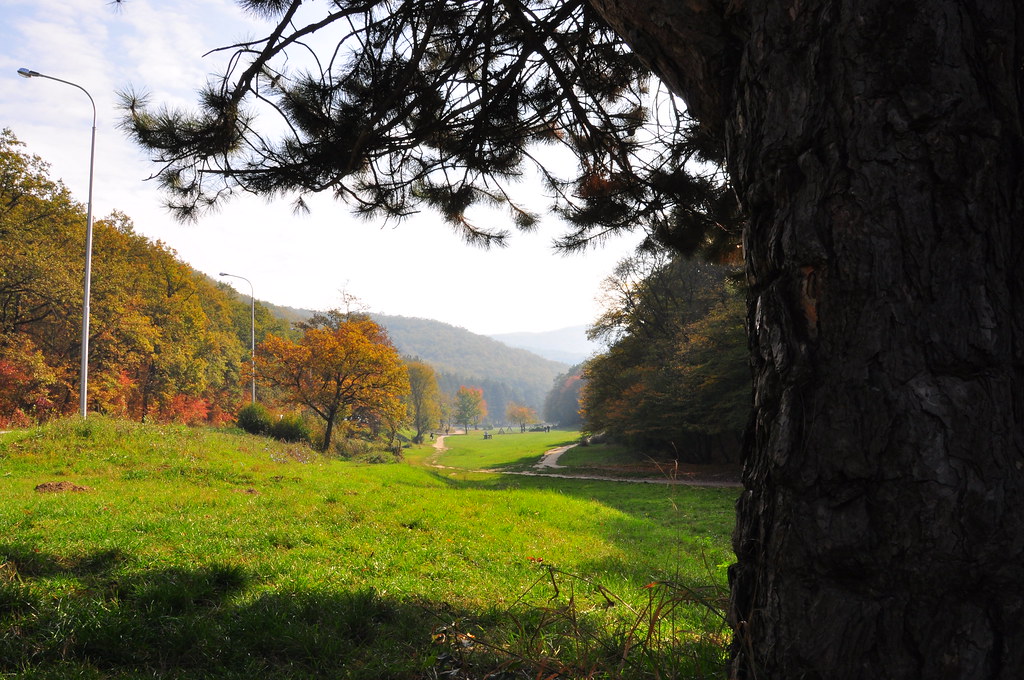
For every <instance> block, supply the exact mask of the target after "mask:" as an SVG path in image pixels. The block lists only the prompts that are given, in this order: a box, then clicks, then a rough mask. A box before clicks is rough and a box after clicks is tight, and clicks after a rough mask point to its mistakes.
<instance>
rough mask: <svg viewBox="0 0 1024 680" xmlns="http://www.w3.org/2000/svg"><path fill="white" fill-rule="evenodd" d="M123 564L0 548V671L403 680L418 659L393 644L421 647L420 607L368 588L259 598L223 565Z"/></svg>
mask: <svg viewBox="0 0 1024 680" xmlns="http://www.w3.org/2000/svg"><path fill="white" fill-rule="evenodd" d="M131 561H132V560H131V559H130V556H127V555H125V554H123V553H121V552H118V551H98V552H94V553H83V554H80V555H75V556H70V557H68V556H62V555H56V554H48V553H45V552H43V551H40V550H38V549H35V548H32V547H30V546H27V545H24V544H16V545H2V546H0V565H2V568H0V675H4V674H6V673H16V672H26V671H28V670H31V673H30V675H32V676H33V677H55V678H56V677H93V676H95V677H104V678H108V677H160V678H207V677H209V678H214V677H216V678H236V677H237V678H241V677H266V678H270V677H273V678H293V677H294V678H317V677H324V678H327V677H331V678H334V677H342V676H344V677H363V678H373V677H381V678H386V677H409V672H410V671H411V670H412V668H411V666H413V667H414V666H415V665H416V664H417V663H423V661H422V659H418V657H422V653H418V654H417V653H414V649H415V648H414V647H409V643H406V642H403V640H408V641H410V642H411V641H417V642H419V643H422V642H423V641H424V640H425V641H426V642H427V645H426V646H427V647H428V648H429V643H430V632H429V631H430V627H431V625H433V623H432V622H431V621H429V620H428V617H427V615H426V614H425V612H424V610H422V609H421V608H419V607H413V606H410V605H407V604H401V603H398V602H396V601H394V600H389V599H385V598H383V597H380V596H379V595H378V594H377V593H376V592H375V591H374V590H373V589H370V588H364V589H357V590H354V591H350V592H337V591H331V592H328V591H326V590H323V591H320V590H301V589H295V590H279V591H274V592H262V593H261V592H259V590H258V585H259V584H258V579H256V578H254V577H253V575H251V574H249V573H247V572H246V571H245V570H244V569H243V568H241V567H238V566H235V565H229V564H212V565H203V566H197V567H195V568H181V567H170V568H156V569H142V570H136V569H133V568H132V566H131V565H130V564H129V563H130V562H131ZM55 591H59V594H55ZM419 646H420V647H423V645H422V644H420V645H419ZM407 647H409V648H407ZM428 651H429V650H428ZM356 670H358V672H353V671H356ZM5 677H6V676H5Z"/></svg>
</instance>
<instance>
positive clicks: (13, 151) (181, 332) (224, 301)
mask: <svg viewBox="0 0 1024 680" xmlns="http://www.w3.org/2000/svg"><path fill="white" fill-rule="evenodd" d="M85 223H86V215H85V211H84V209H83V206H82V205H81V204H79V203H77V202H76V201H75V200H74V199H73V198H72V197H71V194H70V192H69V191H68V190H67V188H66V187H65V186H64V185H63V184H62V183H61V182H59V181H56V180H53V179H51V178H50V177H49V167H48V166H47V164H46V162H45V161H43V160H42V159H41V158H39V157H38V156H33V155H31V154H29V153H26V151H25V150H24V148H23V145H22V144H21V143H20V142H19V141H18V140H17V138H16V137H15V136H14V134H13V133H12V132H11V131H10V130H4V131H3V132H2V133H0V426H7V425H26V424H29V423H31V422H34V421H40V420H47V419H49V418H52V417H56V416H60V415H65V414H68V413H72V412H74V411H75V410H77V409H78V407H79V403H78V401H79V396H78V394H79V385H80V380H81V376H80V371H79V364H80V361H81V326H82V289H83V286H82V279H83V275H82V272H83V264H84V258H83V256H82V253H83V252H84V242H85V229H84V225H85ZM94 231H95V243H94V247H93V256H92V277H91V279H92V295H91V299H92V307H91V314H90V317H91V325H90V329H89V330H90V333H89V341H90V345H89V350H90V351H89V404H88V410H90V411H97V412H102V413H108V414H111V415H116V416H120V417H128V418H133V419H137V420H159V421H168V420H175V421H180V422H222V421H225V420H230V419H231V418H233V414H234V412H235V410H236V409H237V408H238V406H239V405H240V404H241V403H242V402H243V401H244V398H245V395H246V392H245V389H244V386H245V385H246V384H247V377H246V374H245V372H246V370H247V366H248V360H249V345H250V343H251V318H250V304H249V300H248V297H247V296H246V297H245V298H244V299H243V298H240V297H239V296H237V295H236V294H235V293H234V291H232V290H231V289H230V288H229V287H228V286H227V285H226V284H224V283H221V282H216V281H213V280H211V279H210V278H209V277H207V276H206V275H204V274H202V273H200V272H197V271H195V270H194V269H192V268H191V267H190V266H188V265H187V264H185V263H184V262H182V261H181V260H180V259H178V257H177V255H176V253H175V252H174V251H173V250H171V249H170V248H168V247H167V246H166V245H164V244H162V243H160V242H154V241H151V240H150V239H148V238H146V237H144V236H142V235H141V234H138V233H136V232H135V229H134V225H133V224H132V221H131V219H130V218H128V216H126V215H124V214H121V213H116V212H115V213H114V214H112V215H111V216H109V217H107V218H105V219H100V220H97V221H96V223H95V225H94ZM284 329H285V325H284V324H283V323H282V322H280V321H278V320H277V319H275V318H273V317H272V316H271V315H270V313H269V312H268V311H267V310H266V309H265V308H263V307H262V305H257V307H256V340H257V342H259V341H261V340H262V339H263V338H264V337H265V336H266V335H267V334H268V333H281V332H283V330H284Z"/></svg>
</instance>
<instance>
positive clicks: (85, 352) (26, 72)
mask: <svg viewBox="0 0 1024 680" xmlns="http://www.w3.org/2000/svg"><path fill="white" fill-rule="evenodd" d="M18 75H19V76H21V77H22V78H46V79H47V80H56V81H57V82H58V83H64V84H65V85H70V86H71V87H77V88H78V89H79V90H81V91H82V92H85V96H86V97H88V98H89V103H90V104H92V141H91V144H90V146H89V202H88V204H87V205H88V211H87V213H86V219H85V274H84V275H83V277H82V280H83V282H82V368H81V375H82V380H81V386H80V388H79V396H78V402H79V412H80V413H81V415H82V418H85V416H86V412H87V406H88V401H87V395H88V391H89V288H90V287H91V285H92V177H93V165H94V162H95V159H96V102H95V101H93V98H92V95H91V94H89V91H88V90H86V89H85V88H84V87H82V86H81V85H79V84H77V83H72V82H71V81H69V80H61V79H60V78H54V77H53V76H48V75H45V74H42V73H40V72H39V71H33V70H31V69H27V68H19V69H18Z"/></svg>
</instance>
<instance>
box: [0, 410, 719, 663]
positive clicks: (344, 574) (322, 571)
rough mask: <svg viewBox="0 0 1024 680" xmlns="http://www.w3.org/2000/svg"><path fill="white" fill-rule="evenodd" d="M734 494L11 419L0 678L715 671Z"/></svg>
mask: <svg viewBox="0 0 1024 680" xmlns="http://www.w3.org/2000/svg"><path fill="white" fill-rule="evenodd" d="M538 434H542V433H538ZM550 434H552V435H554V434H555V433H550ZM523 436H524V437H526V435H523ZM561 436H563V437H564V436H566V433H562V435H561ZM556 438H557V437H556ZM466 441H467V442H468V441H469V438H467V440H466ZM492 441H493V440H487V442H492ZM527 443H528V446H526V447H525V450H524V451H519V452H516V451H513V450H511V449H509V450H507V451H506V452H505V453H502V454H500V455H497V454H495V455H494V456H493V458H494V460H493V461H492V462H490V463H487V464H486V465H485V467H492V466H495V465H502V464H515V465H520V464H523V461H524V460H526V459H528V458H530V457H531V456H532V457H533V458H534V459H536V457H537V456H539V455H540V454H541V453H543V450H544V449H545V448H549V446H548V443H547V440H544V441H541V440H540V438H538V440H537V441H536V442H533V441H532V440H528V439H525V438H524V439H521V440H520V444H521V445H526V444H527ZM535 446H536V448H534V447H535ZM472 448H473V447H468V448H467V449H466V450H463V451H462V452H461V453H460V452H459V451H458V449H456V448H453V450H452V453H451V455H453V456H468V457H472V456H474V455H478V454H474V453H473V452H472V451H471V450H470V449H472ZM525 451H529V454H527V453H526V452H525ZM431 453H432V452H431V451H430V450H428V449H424V450H420V451H417V450H411V451H409V456H408V459H409V460H411V461H412V462H413V463H416V462H417V461H423V460H426V459H427V458H428V457H429V456H430V455H431ZM492 453H493V451H492ZM456 460H458V458H456ZM502 460H504V461H505V463H502ZM444 462H445V464H448V463H449V462H450V461H449V459H448V457H447V456H446V457H445V459H444ZM453 467H456V466H453ZM466 467H467V469H468V468H470V467H471V468H473V469H475V468H476V465H472V466H470V465H468V462H467V464H466ZM41 484H46V485H48V486H47V487H43V488H42V489H39V490H37V486H39V485H41ZM76 487H77V488H78V489H79V490H74V489H75V488H76ZM47 488H50V489H53V490H52V491H50V492H46V489H47ZM735 496H736V491H735V490H721V489H697V488H682V487H672V488H663V487H659V488H649V487H644V486H639V485H631V484H615V483H609V482H584V481H572V482H566V480H550V479H544V478H537V477H521V476H511V475H498V474H479V473H472V472H468V471H443V470H438V469H434V468H430V467H427V466H425V465H420V464H389V465H355V464H350V463H346V462H343V461H337V460H328V459H324V458H322V457H320V456H318V455H316V454H314V453H313V452H311V451H310V450H309V449H307V448H304V447H301V446H297V445H285V444H280V443H277V442H273V441H270V440H267V439H261V438H257V437H252V436H249V435H242V434H238V433H237V432H232V431H218V430H209V429H201V428H196V429H190V428H184V427H172V426H152V425H148V426H144V425H139V424H135V423H127V422H122V421H111V420H105V419H102V418H93V417H90V420H89V421H87V422H82V421H78V420H68V421H61V422H58V423H54V424H51V425H49V426H46V427H44V428H40V429H35V430H27V431H19V432H13V433H8V434H4V435H0V526H2V527H4V533H3V535H2V536H0V677H2V678H142V677H146V678H243V677H245V678H250V677H258V678H366V679H369V678H440V677H446V678H470V677H472V678H478V677H480V678H482V677H487V674H488V673H491V674H492V675H491V676H489V677H495V678H498V677H502V678H520V677H521V678H533V677H545V678H547V677H552V678H553V677H563V678H576V677H594V678H646V677H663V678H682V677H715V676H716V675H717V674H718V672H719V667H720V664H721V662H722V659H723V646H722V643H723V639H724V633H723V629H722V625H721V621H720V620H719V619H718V618H717V617H716V615H715V614H714V613H713V611H712V610H710V609H709V608H708V607H707V606H705V605H706V604H715V603H718V604H720V597H721V593H722V589H723V587H724V583H725V565H726V564H727V563H728V562H730V561H731V559H732V556H731V552H730V550H729V534H730V532H731V527H732V521H733V511H732V504H733V501H734V499H735ZM499 673H503V675H501V674H499Z"/></svg>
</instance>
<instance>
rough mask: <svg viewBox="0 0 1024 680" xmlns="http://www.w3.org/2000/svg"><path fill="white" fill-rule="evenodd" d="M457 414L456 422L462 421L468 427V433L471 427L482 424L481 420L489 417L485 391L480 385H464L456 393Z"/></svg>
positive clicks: (455, 409)
mask: <svg viewBox="0 0 1024 680" xmlns="http://www.w3.org/2000/svg"><path fill="white" fill-rule="evenodd" d="M454 411H455V416H454V418H453V420H454V421H455V422H456V423H462V424H463V425H465V427H466V434H469V428H470V427H471V426H472V427H475V426H477V425H479V424H480V421H481V420H483V419H484V418H486V417H487V402H486V401H484V391H483V390H482V389H480V388H479V387H466V386H465V385H462V386H461V387H459V391H458V392H456V393H455V408H454Z"/></svg>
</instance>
